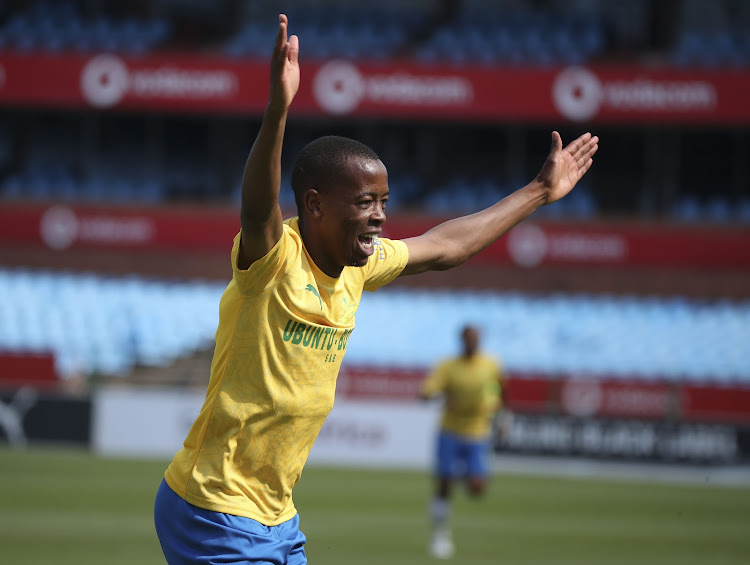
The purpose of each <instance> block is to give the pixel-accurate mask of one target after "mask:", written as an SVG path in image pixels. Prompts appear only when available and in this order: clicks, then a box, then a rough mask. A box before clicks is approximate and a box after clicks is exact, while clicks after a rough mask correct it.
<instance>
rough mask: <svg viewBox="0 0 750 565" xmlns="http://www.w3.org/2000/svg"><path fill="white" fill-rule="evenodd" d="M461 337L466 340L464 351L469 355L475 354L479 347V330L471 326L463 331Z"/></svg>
mask: <svg viewBox="0 0 750 565" xmlns="http://www.w3.org/2000/svg"><path fill="white" fill-rule="evenodd" d="M461 338H462V340H463V342H464V352H465V353H466V354H467V355H473V354H474V353H475V352H476V350H477V349H478V348H479V331H478V330H477V329H476V328H474V327H471V326H469V327H467V328H464V330H463V332H461Z"/></svg>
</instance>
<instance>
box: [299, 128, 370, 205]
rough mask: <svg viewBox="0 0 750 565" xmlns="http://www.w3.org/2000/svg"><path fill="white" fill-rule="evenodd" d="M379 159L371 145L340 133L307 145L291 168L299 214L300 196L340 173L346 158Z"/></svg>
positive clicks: (329, 182)
mask: <svg viewBox="0 0 750 565" xmlns="http://www.w3.org/2000/svg"><path fill="white" fill-rule="evenodd" d="M352 158H359V159H368V160H373V161H379V160H380V157H378V154H377V153H375V151H373V150H372V149H371V148H370V147H368V146H367V145H365V144H364V143H362V142H359V141H357V140H356V139H350V138H348V137H342V136H339V135H325V136H323V137H319V138H317V139H315V140H313V141H311V142H310V143H308V144H307V145H305V146H304V147H303V148H302V150H301V151H300V152H299V154H298V155H297V158H296V159H295V161H294V167H292V190H293V191H294V201H295V202H296V204H297V211H298V213H301V212H302V196H303V195H304V194H305V191H307V189H309V188H315V189H316V190H318V191H320V190H325V188H326V187H327V186H329V185H331V184H333V183H335V182H336V181H337V180H339V179H340V178H341V176H342V173H343V172H344V171H345V170H346V166H347V162H348V161H349V159H352Z"/></svg>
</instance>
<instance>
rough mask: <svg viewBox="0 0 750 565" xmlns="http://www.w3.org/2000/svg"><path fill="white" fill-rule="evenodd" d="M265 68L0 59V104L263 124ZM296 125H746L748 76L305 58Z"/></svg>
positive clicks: (175, 61)
mask: <svg viewBox="0 0 750 565" xmlns="http://www.w3.org/2000/svg"><path fill="white" fill-rule="evenodd" d="M267 77H268V67H267V62H266V61H265V60H262V61H259V60H254V59H253V60H246V59H243V60H238V59H228V58H224V57H216V56H214V57H208V56H191V55H186V54H179V55H178V54H163V53H162V54H156V55H149V56H144V57H125V56H120V55H114V54H110V53H101V54H92V55H85V54H76V53H65V54H40V53H31V54H21V53H16V52H9V51H6V52H0V105H2V106H6V107H7V106H31V107H57V108H86V107H90V108H96V109H100V110H107V109H114V110H116V109H131V110H132V109H138V110H144V111H158V112H179V113H188V112H189V113H203V114H227V113H232V114H248V115H259V114H260V113H261V112H262V111H263V109H264V108H265V104H266V97H267V92H268V87H267V84H268V78H267ZM303 77H304V78H303V81H302V84H301V86H300V91H299V93H298V94H297V97H296V99H295V102H294V113H295V114H296V115H299V116H318V117H323V116H358V117H362V116H367V117H374V118H409V119H431V120H435V119H440V120H490V121H508V120H511V121H519V120H522V121H526V122H532V121H544V122H559V121H570V122H592V123H628V124H633V123H665V124H668V123H672V124H674V123H681V124H709V123H710V124H728V125H737V124H743V123H745V124H746V123H750V105H749V104H747V100H750V73H747V72H743V71H742V70H729V69H723V70H703V69H691V70H677V69H673V68H668V67H657V68H652V67H648V68H646V67H639V66H633V65H625V66H623V65H608V66H607V65H605V66H602V65H595V66H588V67H543V68H541V67H540V68H527V67H484V66H471V65H449V64H440V65H420V64H417V63H415V62H408V61H394V62H388V63H364V62H356V63H355V62H351V61H343V60H332V61H305V62H304V63H303Z"/></svg>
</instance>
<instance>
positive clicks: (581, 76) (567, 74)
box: [552, 67, 602, 122]
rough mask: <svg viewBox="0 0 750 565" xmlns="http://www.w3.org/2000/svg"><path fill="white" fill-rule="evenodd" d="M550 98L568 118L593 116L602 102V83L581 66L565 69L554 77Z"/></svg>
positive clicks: (579, 119)
mask: <svg viewBox="0 0 750 565" xmlns="http://www.w3.org/2000/svg"><path fill="white" fill-rule="evenodd" d="M552 99H553V100H554V101H555V106H557V109H558V110H559V111H560V113H561V114H562V115H563V116H565V117H566V118H568V119H570V120H575V121H579V122H582V121H585V120H588V119H590V118H593V117H594V116H595V115H596V113H597V112H598V111H599V107H600V106H601V104H602V83H601V82H600V81H599V79H598V78H597V76H596V75H595V74H594V73H592V72H591V71H589V70H587V69H584V68H582V67H570V68H568V69H565V70H564V71H563V72H561V73H560V74H559V75H557V79H555V84H554V86H553V87H552Z"/></svg>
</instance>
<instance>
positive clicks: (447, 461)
mask: <svg viewBox="0 0 750 565" xmlns="http://www.w3.org/2000/svg"><path fill="white" fill-rule="evenodd" d="M489 453H490V441H489V438H486V439H474V438H467V437H465V436H460V435H457V434H452V433H450V432H446V431H441V432H440V434H439V435H438V448H437V469H436V474H437V476H438V477H439V478H441V479H457V478H473V479H485V478H486V477H487V476H488V474H489V463H488V459H489Z"/></svg>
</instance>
